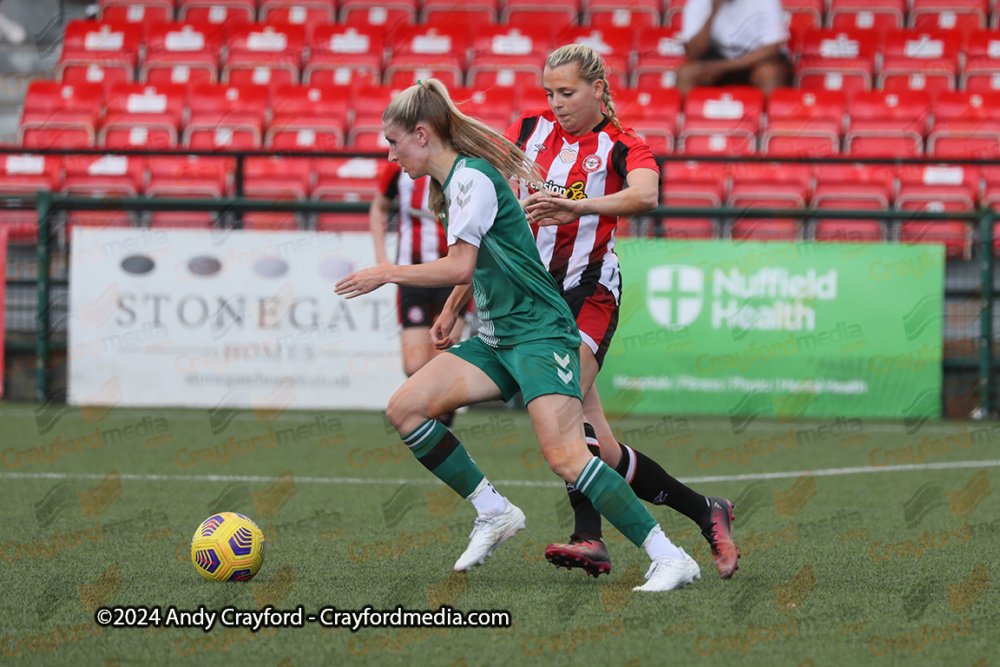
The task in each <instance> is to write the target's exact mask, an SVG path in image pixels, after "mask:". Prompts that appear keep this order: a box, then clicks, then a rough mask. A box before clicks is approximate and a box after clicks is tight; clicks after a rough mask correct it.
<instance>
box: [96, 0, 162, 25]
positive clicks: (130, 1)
mask: <svg viewBox="0 0 1000 667" xmlns="http://www.w3.org/2000/svg"><path fill="white" fill-rule="evenodd" d="M97 4H98V18H99V19H100V20H101V21H105V22H108V23H140V24H141V23H149V24H152V23H158V22H160V21H170V20H172V19H173V18H174V11H175V10H176V6H175V4H174V2H173V0H100V1H99V2H98V3H97Z"/></svg>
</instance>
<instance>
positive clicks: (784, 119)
mask: <svg viewBox="0 0 1000 667" xmlns="http://www.w3.org/2000/svg"><path fill="white" fill-rule="evenodd" d="M846 110H847V96H846V95H845V94H844V93H843V92H842V91H836V90H796V89H793V88H781V89H778V90H775V91H774V92H772V93H771V96H770V98H769V99H768V103H767V116H768V123H767V127H766V129H765V130H764V134H763V136H762V149H763V151H764V152H765V153H768V154H769V155H782V156H795V155H814V156H816V155H834V154H836V153H839V152H840V138H841V135H842V134H843V131H844V113H845V111H846Z"/></svg>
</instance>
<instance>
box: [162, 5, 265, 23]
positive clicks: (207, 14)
mask: <svg viewBox="0 0 1000 667" xmlns="http://www.w3.org/2000/svg"><path fill="white" fill-rule="evenodd" d="M179 2H180V4H179V6H178V7H177V20H178V21H184V22H193V23H212V24H216V25H221V24H228V23H230V22H233V21H238V22H252V21H254V20H255V19H256V16H257V3H256V0H179Z"/></svg>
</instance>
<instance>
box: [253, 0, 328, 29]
mask: <svg viewBox="0 0 1000 667" xmlns="http://www.w3.org/2000/svg"><path fill="white" fill-rule="evenodd" d="M259 18H260V20H261V21H266V22H268V23H291V24H292V25H300V26H303V27H305V28H306V29H307V36H311V35H312V32H311V31H310V28H313V29H315V28H318V27H319V26H322V25H327V24H330V23H335V22H336V20H337V3H336V0H261V2H260V12H259Z"/></svg>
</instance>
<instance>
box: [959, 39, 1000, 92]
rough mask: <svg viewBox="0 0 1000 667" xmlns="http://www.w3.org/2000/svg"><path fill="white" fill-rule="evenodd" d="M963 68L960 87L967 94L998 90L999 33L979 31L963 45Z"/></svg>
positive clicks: (999, 69) (999, 62) (999, 67)
mask: <svg viewBox="0 0 1000 667" xmlns="http://www.w3.org/2000/svg"><path fill="white" fill-rule="evenodd" d="M965 56H966V62H965V68H964V70H963V71H962V76H961V87H962V89H964V90H968V91H969V92H976V93H981V92H986V91H990V90H1000V33H997V32H996V31H993V30H981V31H979V32H974V33H972V34H971V35H970V36H969V40H968V43H967V44H966V45H965Z"/></svg>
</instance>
